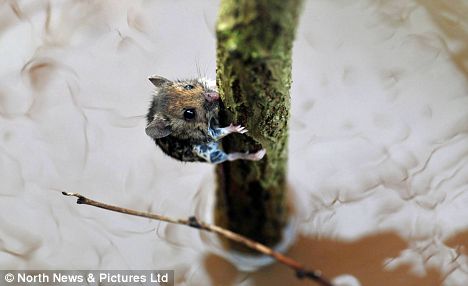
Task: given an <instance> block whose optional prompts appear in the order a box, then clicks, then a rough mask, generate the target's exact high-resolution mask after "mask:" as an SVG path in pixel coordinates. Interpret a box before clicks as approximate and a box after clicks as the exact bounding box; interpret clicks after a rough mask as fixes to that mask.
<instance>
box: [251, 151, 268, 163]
mask: <svg viewBox="0 0 468 286" xmlns="http://www.w3.org/2000/svg"><path fill="white" fill-rule="evenodd" d="M265 154H266V150H265V149H262V150H259V151H257V152H255V153H253V154H249V160H252V161H259V160H262V159H263V157H265Z"/></svg>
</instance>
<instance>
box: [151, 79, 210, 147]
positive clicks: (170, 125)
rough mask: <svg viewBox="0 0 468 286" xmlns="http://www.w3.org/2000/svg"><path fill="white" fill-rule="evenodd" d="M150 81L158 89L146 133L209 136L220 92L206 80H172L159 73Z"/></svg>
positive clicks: (183, 137)
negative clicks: (209, 128) (210, 124)
mask: <svg viewBox="0 0 468 286" xmlns="http://www.w3.org/2000/svg"><path fill="white" fill-rule="evenodd" d="M149 80H150V81H151V82H152V83H153V84H154V86H156V92H155V95H154V96H153V101H152V104H151V107H150V110H149V112H148V114H147V120H148V125H147V126H146V134H148V136H150V137H152V138H155V139H158V138H162V137H166V136H168V135H173V136H174V137H177V138H180V139H195V140H201V139H204V138H206V136H207V132H208V127H209V123H210V121H211V120H212V119H215V120H216V119H217V116H218V110H219V94H218V92H217V91H216V87H215V86H214V85H213V84H212V83H210V82H208V81H207V80H203V79H191V80H177V81H170V80H168V79H166V78H163V77H160V76H151V77H150V78H149Z"/></svg>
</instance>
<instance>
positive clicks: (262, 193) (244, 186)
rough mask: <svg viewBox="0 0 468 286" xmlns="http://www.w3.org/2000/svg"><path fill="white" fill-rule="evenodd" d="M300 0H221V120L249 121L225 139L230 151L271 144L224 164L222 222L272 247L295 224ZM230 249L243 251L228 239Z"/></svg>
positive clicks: (220, 196)
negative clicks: (291, 154)
mask: <svg viewBox="0 0 468 286" xmlns="http://www.w3.org/2000/svg"><path fill="white" fill-rule="evenodd" d="M301 2H302V1H301V0H288V1H285V0H256V1H254V0H237V1H235V0H222V1H221V7H220V12H219V16H218V17H219V18H218V23H217V29H216V32H217V39H218V47H217V83H218V88H219V92H220V94H221V98H222V102H223V104H224V108H222V112H221V118H220V122H221V124H222V125H228V124H229V123H234V124H241V125H243V126H246V127H247V129H248V130H249V132H248V133H247V134H245V135H238V134H234V135H230V136H228V137H226V138H225V139H223V148H224V150H226V151H227V152H234V151H250V152H255V151H257V150H259V149H261V148H265V149H266V151H267V155H266V156H265V158H264V159H262V160H261V161H258V162H250V161H234V162H226V163H223V164H221V165H219V166H218V167H217V176H218V178H217V181H218V187H217V193H216V199H217V203H216V209H215V222H216V224H218V225H220V226H222V227H225V228H228V229H230V230H232V231H235V232H237V233H240V234H242V235H245V236H247V237H249V238H252V239H254V240H256V241H258V242H261V243H264V244H266V245H268V246H275V245H276V244H277V243H279V242H280V241H281V239H282V232H283V229H284V227H285V226H286V224H287V222H288V217H289V214H290V207H289V206H288V202H287V180H286V169H287V139H288V119H289V110H290V95H289V90H290V86H291V51H292V44H293V40H294V34H295V30H296V26H297V23H298V15H299V10H300V7H301ZM224 243H225V244H226V245H227V246H228V247H231V248H233V249H237V250H244V249H243V248H242V247H240V246H238V245H233V244H232V243H230V242H227V241H225V242H224Z"/></svg>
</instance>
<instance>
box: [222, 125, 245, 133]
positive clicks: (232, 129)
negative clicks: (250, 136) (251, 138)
mask: <svg viewBox="0 0 468 286" xmlns="http://www.w3.org/2000/svg"><path fill="white" fill-rule="evenodd" d="M227 128H228V130H229V132H230V133H240V134H244V133H247V132H248V130H247V129H245V127H244V126H242V125H236V126H234V125H233V124H232V123H231V124H230V125H229V126H228V127H227Z"/></svg>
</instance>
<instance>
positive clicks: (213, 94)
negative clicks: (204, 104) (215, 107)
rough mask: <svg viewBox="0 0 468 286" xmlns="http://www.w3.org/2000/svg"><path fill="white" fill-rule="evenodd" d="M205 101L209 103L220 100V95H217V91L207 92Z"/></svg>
mask: <svg viewBox="0 0 468 286" xmlns="http://www.w3.org/2000/svg"><path fill="white" fill-rule="evenodd" d="M205 99H206V100H207V101H208V102H214V101H217V100H218V99H219V93H217V92H216V91H210V92H205Z"/></svg>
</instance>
